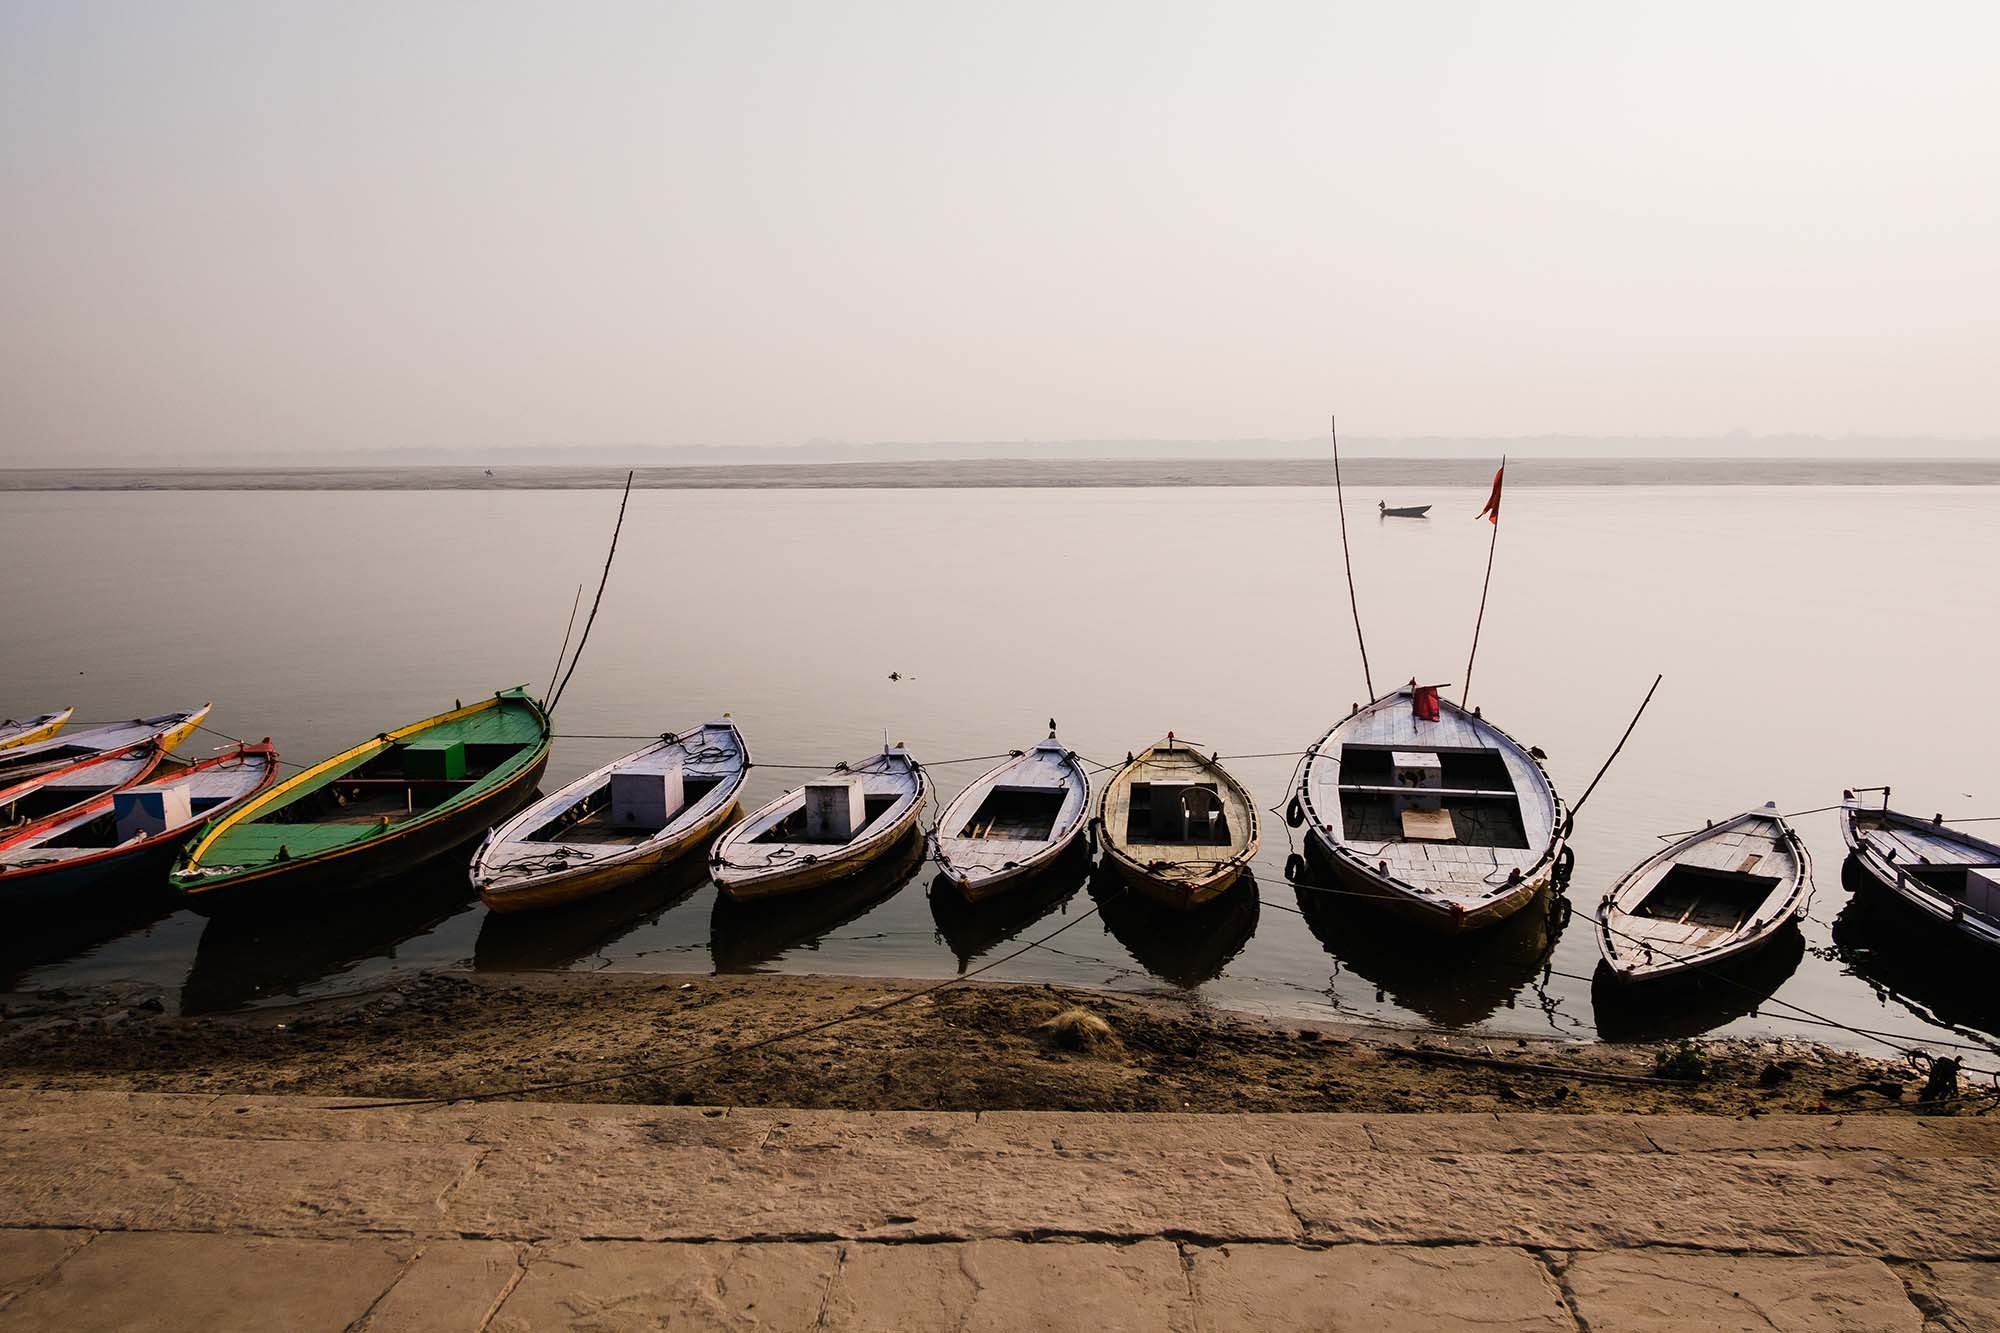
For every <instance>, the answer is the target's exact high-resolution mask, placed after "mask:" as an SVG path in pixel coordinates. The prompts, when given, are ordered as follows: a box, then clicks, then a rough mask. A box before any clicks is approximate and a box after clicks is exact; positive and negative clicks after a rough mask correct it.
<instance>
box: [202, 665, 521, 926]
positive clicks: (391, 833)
mask: <svg viewBox="0 0 2000 1333" xmlns="http://www.w3.org/2000/svg"><path fill="white" fill-rule="evenodd" d="M550 740H551V736H550V727H549V715H548V714H547V713H545V712H543V711H542V706H541V704H539V703H537V702H536V701H535V700H534V699H532V698H530V697H529V695H528V692H527V691H526V690H525V689H520V688H516V689H511V690H501V691H500V692H498V693H497V694H495V695H494V696H493V697H492V698H490V699H481V700H480V701H478V702H477V703H474V704H469V705H464V706H461V707H457V708H453V709H452V710H451V711H450V712H448V713H440V714H438V715H437V716H436V717H430V718H425V719H424V720H423V721H421V722H413V723H411V724H410V725H409V726H406V727H400V728H398V729H397V730H395V731H385V732H383V733H382V734H381V735H379V736H374V737H371V738H369V739H368V740H365V741H363V742H361V744H359V745H356V746H354V747H353V748H351V749H348V750H343V751H342V752H341V753H339V754H337V755H335V756H333V758H331V759H326V760H322V761H321V762H320V763H317V764H314V765H313V766H312V767H311V768H308V769H306V770H305V771H303V772H301V773H296V774H294V775H292V776H291V777H289V778H287V779H285V780H284V781H283V782H280V783H279V784H278V785H277V786H275V787H272V788H271V789H270V790H269V791H267V792H265V793H264V794H263V795H261V796H259V797H257V798H256V799H255V800H252V801H248V802H246V803H244V804H243V805H240V806H238V807H237V808H236V809H234V810H232V811H231V812H230V813H229V814H227V815H225V816H223V817H222V818H220V819H216V820H212V821H210V822H209V824H208V825H207V826H206V827H205V828H203V829H202V830H201V832H200V833H199V834H197V835H196V837H195V839H194V841H192V842H191V843H189V844H188V846H187V848H186V849H185V850H184V851H182V853H181V856H180V860H179V861H177V862H176V863H175V865H174V869H173V873H172V875H170V876H169V882H170V883H171V884H172V885H173V887H174V888H176V889H177V890H179V891H180V893H181V896H182V897H183V898H184V899H185V900H186V902H187V904H188V906H190V907H192V908H194V909H195V910H196V911H200V912H208V911H213V910H216V909H217V908H221V907H235V906H247V905H250V904H253V903H261V904H263V905H267V906H282V907H297V906H301V905H304V904H307V903H311V902H313V901H316V900H318V899H319V898H321V897H324V896H325V895H329V894H330V895H342V894H349V893H352V892H353V891H354V890H356V889H360V888H364V887H366V886H368V885H370V884H373V883H376V882H378V881H380V880H384V879H387V878H389V877H391V876H393V875H396V874H399V873H401V872H403V871H405V870H409V869H411V868H412V867H414V866H417V865H419V864H421V863H422V862H424V861H427V860H429V859H430V858H432V857H434V856H437V855H439V854H441V853H444V852H448V851H451V850H452V849H453V848H457V847H462V846H464V845H465V843H466V842H467V841H469V840H470V839H472V838H474V837H477V836H478V835H479V834H480V833H481V832H483V831H484V830H486V829H487V828H490V827H491V826H492V825H493V824H494V823H495V822H497V821H498V820H499V819H501V818H502V817H503V816H505V815H507V814H509V813H510V812H512V810H513V809H514V807H515V805H516V804H518V803H519V802H520V801H521V800H522V799H524V798H525V797H526V796H527V795H528V793H530V792H532V791H533V790H534V789H535V783H536V782H537V781H538V780H539V779H540V778H541V776H542V769H543V767H544V766H546V765H547V763H548V761H549V743H550ZM461 882H462V881H461Z"/></svg>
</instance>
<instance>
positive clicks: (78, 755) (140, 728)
mask: <svg viewBox="0 0 2000 1333" xmlns="http://www.w3.org/2000/svg"><path fill="white" fill-rule="evenodd" d="M211 707H213V705H211V704H203V705H202V706H201V707H199V708H190V709H187V710H185V711H183V712H179V713H161V714H159V715H158V716H156V717H138V718H134V719H132V720H131V721H130V722H112V723H107V724H106V725H104V726H101V727H85V728H83V729H82V730H80V731H72V732H70V733H68V734H67V735H63V736H51V737H50V738H49V739H47V740H41V741H33V742H28V743H24V744H20V745H14V746H10V747H8V748H7V749H4V750H0V786H5V785H8V784H10V783H13V782H15V781H17V780H18V779H21V778H27V777H33V776H35V775H36V774H38V773H48V772H52V771H54V770H55V769H58V768H67V767H69V766H70V765H71V764H74V763H77V762H79V761H81V760H84V759H94V758H96V757H97V756H99V755H103V754H109V753H110V752H111V751H113V750H126V749H130V748H131V747H132V746H134V745H137V744H139V743H140V742H142V741H154V742H157V743H158V745H159V747H160V748H161V749H162V750H172V749H173V748H174V747H175V746H177V745H179V744H180V743H181V742H182V741H184V740H186V739H187V738H188V737H189V736H190V735H192V734H193V733H194V729H195V728H196V727H198V726H200V725H201V720H202V719H203V718H205V717H207V716H208V710H209V709H210V708H211Z"/></svg>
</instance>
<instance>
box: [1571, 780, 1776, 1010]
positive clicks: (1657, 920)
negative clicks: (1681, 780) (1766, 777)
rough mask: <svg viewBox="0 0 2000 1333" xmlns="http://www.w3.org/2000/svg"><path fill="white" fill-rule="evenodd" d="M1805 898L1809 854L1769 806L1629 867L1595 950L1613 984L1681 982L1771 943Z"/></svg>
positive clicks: (1608, 903)
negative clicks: (1678, 978) (1670, 979)
mask: <svg viewBox="0 0 2000 1333" xmlns="http://www.w3.org/2000/svg"><path fill="white" fill-rule="evenodd" d="M1811 890H1812V855H1811V853H1809V852H1808V851H1806V848H1805V844H1804V843H1802V842H1801V841H1799V835H1798V834H1797V833H1796V832H1795V831H1794V830H1793V829H1792V827H1791V825H1789V824H1787V823H1786V822H1785V821H1784V818H1783V817H1782V816H1780V815H1779V814H1778V807H1777V806H1776V805H1772V804H1768V803H1767V804H1766V805H1765V806H1764V807H1763V808H1762V809H1758V810H1750V811H1746V812H1745V813H1743V814H1740V815H1737V816H1736V817H1735V818H1734V819H1727V820H1724V821H1723V822H1722V823H1720V824H1711V825H1709V826H1708V827H1707V828H1704V829H1702V830H1701V831H1700V832H1699V833H1695V834H1692V835H1691V836H1689V837H1685V838H1682V839H1681V840H1680V841H1679V842H1676V843H1674V844H1673V845H1672V846H1670V847H1667V848H1665V849H1663V850H1661V851H1659V852H1656V853H1654V854H1653V855H1652V856H1649V857H1647V858H1646V859H1645V860H1644V861H1642V862H1640V863H1639V864H1638V865H1637V866H1635V867H1633V868H1632V870H1631V871H1629V872H1628V873H1627V874H1626V876H1625V878H1623V879H1621V880H1619V881H1618V883H1617V884H1616V885H1615V886H1613V888H1612V890H1611V892H1609V893H1607V894H1606V895H1605V896H1604V903H1603V906H1602V908H1601V910H1600V911H1599V913H1598V915H1599V918H1600V922H1599V926H1598V932H1597V943H1598V948H1599V949H1600V950H1601V951H1602V952H1603V954H1604V961H1605V963H1606V964H1607V965H1608V966H1609V967H1610V970H1611V974H1612V976H1613V977H1615V978H1616V979H1617V980H1619V981H1649V980H1654V979H1658V978H1664V977H1671V976H1681V975H1685V974H1687V973H1689V972H1692V971H1695V970H1697V969H1700V968H1705V967H1710V966H1713V965H1714V964H1716V963H1720V962H1722V961H1723V960H1724V959H1728V958H1735V957H1738V956H1740V955H1742V954H1746V953H1749V952H1751V951H1752V950H1755V949H1758V948H1760V947H1762V946H1763V945H1765V944H1767V943H1769V942H1770V940H1771V937H1772V936H1774V935H1776V934H1777V933H1778V932H1779V931H1781V930H1783V929H1784V928H1785V927H1786V926H1788V925H1790V924H1791V923H1792V922H1794V921H1795V920H1797V919H1798V916H1799V914H1800V913H1801V912H1802V911H1804V910H1805V900H1806V895H1807V894H1808V893H1809V892H1810V891H1811Z"/></svg>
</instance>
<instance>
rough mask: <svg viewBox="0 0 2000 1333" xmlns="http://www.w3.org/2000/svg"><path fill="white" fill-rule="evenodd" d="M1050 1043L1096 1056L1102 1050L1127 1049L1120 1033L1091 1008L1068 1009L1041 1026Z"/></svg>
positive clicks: (1067, 1049) (1040, 1028)
mask: <svg viewBox="0 0 2000 1333" xmlns="http://www.w3.org/2000/svg"><path fill="white" fill-rule="evenodd" d="M1039 1030H1040V1031H1041V1032H1042V1033H1044V1034H1045V1035H1046V1036H1047V1038H1048V1040H1049V1042H1050V1043H1051V1044H1053V1045H1056V1046H1060V1047H1062V1048H1063V1049H1064V1050H1066V1051H1079V1052H1081V1053H1082V1054H1084V1055H1096V1054H1098V1053H1099V1052H1101V1051H1118V1050H1123V1049H1124V1043H1123V1042H1121V1041H1119V1040H1118V1034H1117V1033H1115V1032H1113V1031H1112V1030H1111V1025H1110V1024H1109V1023H1107V1022H1105V1021H1104V1020H1103V1019H1101V1018H1099V1017H1098V1016H1097V1015H1096V1014H1093V1013H1091V1012H1090V1010H1088V1009H1065V1010H1063V1011H1062V1012H1061V1013H1059V1014H1057V1015H1056V1016H1055V1017H1054V1018H1051V1019H1050V1020H1049V1021H1048V1022H1046V1023H1042V1024H1040V1025H1039Z"/></svg>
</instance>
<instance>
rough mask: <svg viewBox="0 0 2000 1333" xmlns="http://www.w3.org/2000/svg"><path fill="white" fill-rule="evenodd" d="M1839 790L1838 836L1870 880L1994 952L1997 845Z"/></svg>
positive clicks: (1998, 940) (1999, 878) (1998, 924)
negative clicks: (1872, 803) (1864, 800)
mask: <svg viewBox="0 0 2000 1333" xmlns="http://www.w3.org/2000/svg"><path fill="white" fill-rule="evenodd" d="M1888 801H1889V793H1888V791H1887V790H1886V789H1885V790H1884V791H1883V793H1882V802H1883V803H1882V804H1881V805H1879V806H1875V805H1869V804H1866V803H1864V802H1863V801H1862V800H1861V799H1860V798H1859V797H1857V796H1856V795H1855V793H1853V792H1851V791H1848V792H1842V793H1841V801H1840V835H1841V837H1842V838H1843V839H1844V840H1845V841H1846V843H1847V850H1848V852H1849V853H1850V854H1851V855H1852V857H1853V861H1854V864H1855V865H1856V866H1858V867H1859V868H1860V869H1861V870H1862V871H1863V872H1864V873H1865V874H1866V875H1867V876H1868V878H1869V879H1870V880H1871V881H1873V882H1874V883H1876V884H1879V885H1880V886H1881V887H1882V888H1883V889H1885V890H1887V891H1888V892H1889V893H1891V894H1893V895H1894V896H1895V897H1896V898H1897V899H1899V900H1900V901H1902V902H1904V903H1907V904H1908V905H1909V906H1911V907H1913V908H1915V909H1916V910H1917V911H1918V912H1920V913H1922V914H1923V915H1924V916H1926V917H1928V918H1930V919H1931V920H1932V921H1934V922H1937V923H1939V924H1942V925H1946V926H1949V927H1951V928H1952V929H1953V930H1954V931H1956V932H1957V933H1958V934H1959V935H1961V936H1963V937H1964V938H1966V939H1968V940H1971V941H1973V942H1974V943H1977V944H1984V945H1988V946H1991V947H1994V948H2000V843H1993V842H1988V841H1987V840H1986V839H1984V838H1977V837H1974V836H1973V835H1972V834H1970V833H1966V832H1964V831H1962V830H1960V829H1955V828H1952V827H1951V826H1950V825H1948V824H1946V823H1945V822H1944V821H1943V819H1942V818H1940V817H1937V816H1933V817H1932V818H1930V819H1924V818H1922V817H1920V816H1917V815H1906V814H1902V813H1900V812H1898V811H1895V810H1891V809H1889V806H1888Z"/></svg>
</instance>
